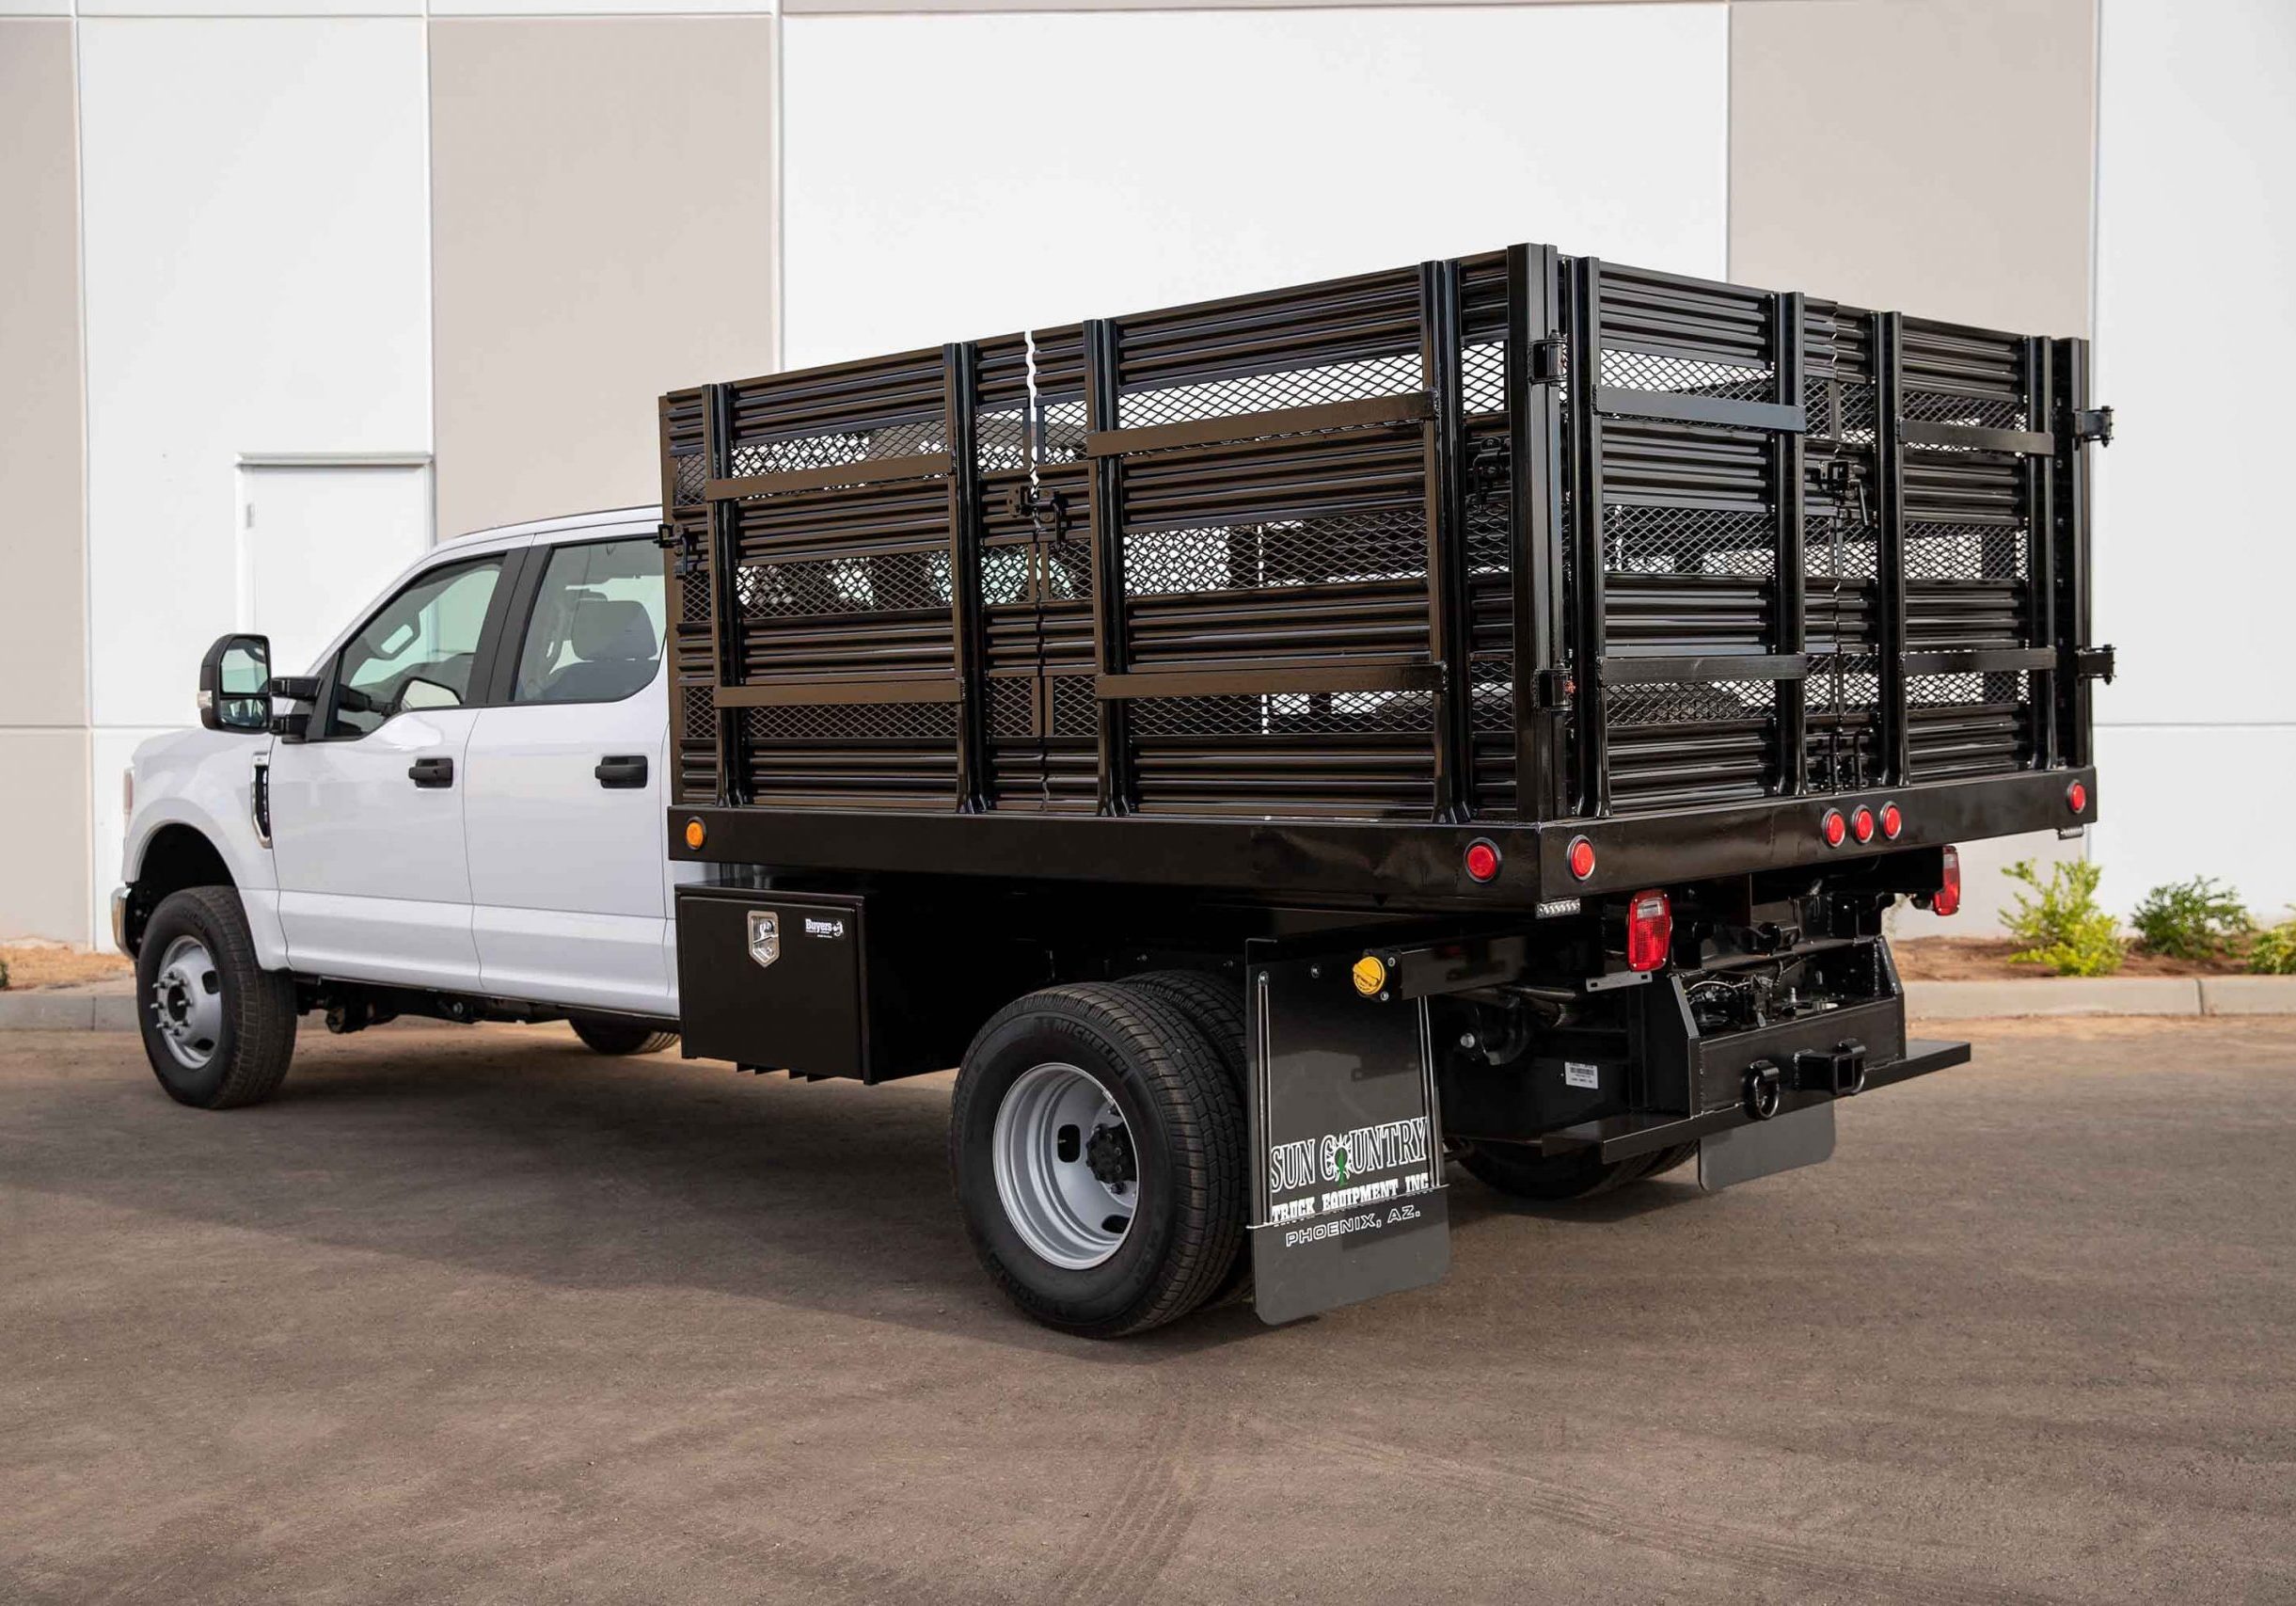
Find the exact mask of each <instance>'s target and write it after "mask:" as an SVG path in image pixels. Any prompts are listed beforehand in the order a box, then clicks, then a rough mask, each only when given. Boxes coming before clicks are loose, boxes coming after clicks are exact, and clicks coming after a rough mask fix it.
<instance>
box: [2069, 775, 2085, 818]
mask: <svg viewBox="0 0 2296 1606" xmlns="http://www.w3.org/2000/svg"><path fill="white" fill-rule="evenodd" d="M2065 806H2066V808H2069V809H2071V810H2072V811H2073V812H2074V813H2075V814H2086V813H2088V812H2089V788H2088V787H2084V786H2082V784H2081V783H2080V782H2079V781H2075V782H2074V783H2073V784H2072V785H2071V786H2069V787H2066V788H2065Z"/></svg>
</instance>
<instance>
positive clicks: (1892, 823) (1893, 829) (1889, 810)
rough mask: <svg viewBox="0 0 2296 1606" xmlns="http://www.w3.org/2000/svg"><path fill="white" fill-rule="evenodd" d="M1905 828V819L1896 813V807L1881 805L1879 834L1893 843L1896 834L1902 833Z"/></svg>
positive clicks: (1889, 804)
mask: <svg viewBox="0 0 2296 1606" xmlns="http://www.w3.org/2000/svg"><path fill="white" fill-rule="evenodd" d="M1905 828H1906V817H1905V816H1904V815H1902V814H1900V813H1898V812H1897V805H1896V804H1895V803H1883V804H1882V805H1881V834H1882V835H1884V836H1887V837H1888V838H1889V839H1890V840H1891V841H1892V842H1894V841H1896V840H1897V836H1898V833H1900V832H1902V831H1904V830H1905Z"/></svg>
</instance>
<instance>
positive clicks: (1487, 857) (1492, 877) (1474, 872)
mask: <svg viewBox="0 0 2296 1606" xmlns="http://www.w3.org/2000/svg"><path fill="white" fill-rule="evenodd" d="M1466 867H1467V879H1468V880H1469V881H1476V882H1493V881H1496V880H1497V879H1498V844H1497V843H1496V842H1493V841H1490V840H1488V839H1487V838H1484V837H1481V836H1478V837H1477V838H1475V840H1474V841H1472V842H1470V843H1468V844H1467V851H1466Z"/></svg>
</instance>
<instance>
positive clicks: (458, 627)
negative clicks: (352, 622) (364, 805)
mask: <svg viewBox="0 0 2296 1606" xmlns="http://www.w3.org/2000/svg"><path fill="white" fill-rule="evenodd" d="M501 578H502V560H501V559H499V558H483V559H480V560H479V561H477V562H475V563H468V564H451V565H449V566H447V567H444V568H436V569H433V570H432V571H431V572H430V573H428V574H426V575H424V576H422V577H421V578H420V580H416V581H415V582H414V583H413V584H412V585H409V586H408V587H407V588H406V589H405V590H404V591H402V592H400V593H399V595H398V596H394V597H392V598H391V599H390V600H389V601H388V602H386V603H385V604H383V606H382V608H381V609H380V610H379V611H378V612H376V613H375V615H374V617H373V618H372V619H370V620H368V621H367V623H366V624H365V625H364V626H362V627H360V628H359V632H358V634H356V635H355V636H353V637H352V638H351V639H350V641H349V642H347V643H345V644H344V645H343V649H342V652H341V653H340V655H339V656H338V657H337V659H336V660H335V675H334V681H335V694H334V702H333V706H332V707H331V708H329V709H328V710H327V722H326V734H327V735H328V736H330V737H361V736H366V735H368V734H370V733H372V732H373V731H377V730H380V729H381V728H382V727H383V723H384V722H385V721H386V720H388V719H389V718H390V717H391V716H392V715H393V714H398V713H404V712H405V711H406V710H408V709H410V708H461V707H462V706H463V705H464V704H466V703H467V702H468V701H469V700H470V674H471V670H472V669H473V667H474V666H475V665H476V664H477V662H478V650H479V637H480V635H481V634H482V633H483V631H484V629H485V627H486V609H487V606H488V604H490V603H491V602H492V601H493V600H494V592H495V585H496V582H497V581H499V580H500V579H501Z"/></svg>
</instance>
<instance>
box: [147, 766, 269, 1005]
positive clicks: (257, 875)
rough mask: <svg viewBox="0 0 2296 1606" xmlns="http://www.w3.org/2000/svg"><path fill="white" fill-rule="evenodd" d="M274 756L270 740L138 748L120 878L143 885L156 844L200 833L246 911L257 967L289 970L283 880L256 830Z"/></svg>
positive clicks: (266, 846) (267, 847)
mask: <svg viewBox="0 0 2296 1606" xmlns="http://www.w3.org/2000/svg"><path fill="white" fill-rule="evenodd" d="M270 755H271V739H270V738H268V737H260V738H250V737H246V736H243V735H238V734H236V733H232V732H228V731H209V730H188V731H178V732H175V733H173V734H171V735H168V736H163V737H155V738H153V739H151V740H150V741H147V742H145V743H143V744H142V745H141V746H140V747H138V748H136V750H135V758H134V761H133V769H134V771H135V808H134V812H133V813H132V815H131V816H130V818H129V820H128V827H127V831H126V834H125V837H124V840H123V842H122V846H121V850H120V877H121V880H122V882H123V883H126V884H127V885H130V886H133V885H135V883H137V882H138V881H140V880H141V879H143V877H144V875H145V873H146V869H147V867H148V862H149V860H150V853H151V849H152V845H153V844H154V843H155V842H157V841H158V840H160V838H161V835H162V834H163V833H165V832H166V831H168V830H169V829H171V828H181V829H183V830H188V831H194V832H197V833H198V835H200V836H201V837H202V838H204V839H205V840H206V842H207V844H208V846H210V847H211V848H213V849H214V851H215V854H216V856H217V857H218V858H220V859H221V860H222V861H223V865H224V868H225V870H226V871H227V872H228V873H229V874H230V878H231V883H232V884H233V885H234V886H236V887H237V888H238V889H239V894H240V901H241V903H242V904H243V905H244V906H245V910H246V914H247V927H248V930H249V931H250V933H251V934H252V935H253V937H254V941H255V953H256V961H257V962H258V963H260V964H261V965H262V966H264V968H266V969H281V968H284V967H285V966H286V963H287V942H286V937H285V934H284V933H283V932H282V931H281V930H280V928H279V914H278V880H277V871H276V870H275V869H274V867H273V861H272V856H271V849H270V847H269V846H268V845H267V844H266V843H265V842H264V841H263V839H262V837H261V835H258V833H257V831H256V827H255V766H256V764H257V762H258V761H259V760H268V759H269V757H270Z"/></svg>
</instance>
